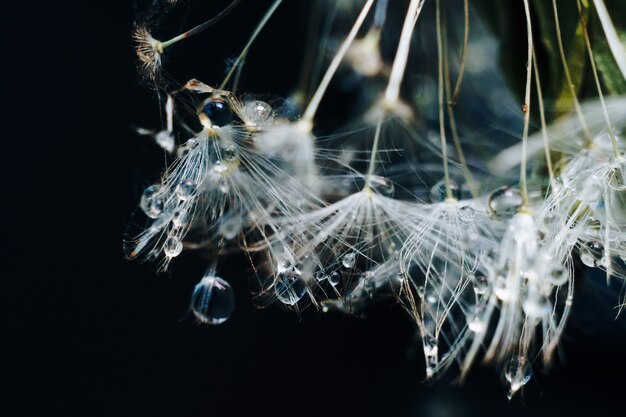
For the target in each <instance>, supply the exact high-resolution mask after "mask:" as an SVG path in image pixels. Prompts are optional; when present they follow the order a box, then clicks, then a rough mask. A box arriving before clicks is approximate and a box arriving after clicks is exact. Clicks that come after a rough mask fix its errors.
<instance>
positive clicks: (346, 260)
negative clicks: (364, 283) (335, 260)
mask: <svg viewBox="0 0 626 417" xmlns="http://www.w3.org/2000/svg"><path fill="white" fill-rule="evenodd" d="M355 263H356V254H355V253H354V252H351V253H348V254H345V255H344V256H343V257H342V258H341V264H342V265H343V266H344V267H345V268H352V267H354V264H355Z"/></svg>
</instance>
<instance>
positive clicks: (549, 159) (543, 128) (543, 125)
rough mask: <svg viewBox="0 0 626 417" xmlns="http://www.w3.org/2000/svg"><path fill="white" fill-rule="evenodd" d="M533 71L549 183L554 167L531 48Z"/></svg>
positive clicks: (539, 81) (538, 79)
mask: <svg viewBox="0 0 626 417" xmlns="http://www.w3.org/2000/svg"><path fill="white" fill-rule="evenodd" d="M533 71H535V85H536V87H537V101H538V102H539V118H540V119H541V135H542V136H543V148H544V151H545V153H546V164H547V166H548V174H549V175H550V185H552V184H553V181H554V169H553V168H552V157H551V156H550V142H549V140H548V130H547V129H546V113H545V108H544V104H543V92H542V90H541V80H540V78H539V68H538V66H537V56H536V55H535V51H534V50H533Z"/></svg>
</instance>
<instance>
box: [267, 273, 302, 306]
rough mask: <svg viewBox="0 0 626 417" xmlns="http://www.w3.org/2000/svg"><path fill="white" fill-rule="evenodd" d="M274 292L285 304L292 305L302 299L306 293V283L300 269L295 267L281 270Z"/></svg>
mask: <svg viewBox="0 0 626 417" xmlns="http://www.w3.org/2000/svg"><path fill="white" fill-rule="evenodd" d="M274 292H275V293H276V297H278V299H279V300H280V301H281V302H282V303H284V304H287V305H290V306H292V305H294V304H296V303H297V302H298V301H300V299H301V298H302V297H303V296H304V294H305V293H306V283H305V282H304V280H303V279H302V274H301V273H300V271H299V270H298V269H297V268H295V267H291V268H288V269H286V270H284V271H280V272H279V273H278V278H277V280H276V283H275V284H274Z"/></svg>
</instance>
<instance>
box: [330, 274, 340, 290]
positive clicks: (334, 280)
mask: <svg viewBox="0 0 626 417" xmlns="http://www.w3.org/2000/svg"><path fill="white" fill-rule="evenodd" d="M339 281H341V274H339V272H337V271H333V272H331V274H330V275H329V276H328V282H330V283H331V285H332V286H333V287H334V286H335V285H337V284H339Z"/></svg>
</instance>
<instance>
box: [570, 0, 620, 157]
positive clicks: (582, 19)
mask: <svg viewBox="0 0 626 417" xmlns="http://www.w3.org/2000/svg"><path fill="white" fill-rule="evenodd" d="M576 5H577V6H578V15H579V16H580V25H581V26H582V28H583V38H584V39H585V45H586V46H587V52H588V54H589V62H590V63H591V72H592V73H593V79H594V81H595V82H596V88H597V90H598V97H599V98H600V105H601V106H602V113H603V114H604V120H605V122H606V127H607V129H608V130H609V136H610V138H611V145H613V153H614V154H615V156H616V157H619V156H620V153H619V147H618V145H617V138H616V137H615V133H613V124H612V123H611V119H610V118H609V112H608V111H607V110H606V104H605V103H604V94H602V86H601V85H600V77H598V70H597V68H596V60H595V58H594V56H593V51H592V50H591V41H590V40H589V33H588V32H587V22H586V21H585V16H584V15H583V10H582V7H581V5H580V0H577V1H576Z"/></svg>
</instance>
